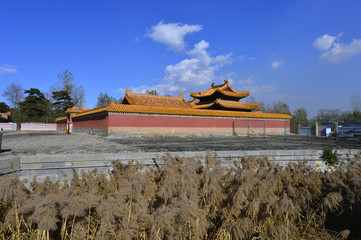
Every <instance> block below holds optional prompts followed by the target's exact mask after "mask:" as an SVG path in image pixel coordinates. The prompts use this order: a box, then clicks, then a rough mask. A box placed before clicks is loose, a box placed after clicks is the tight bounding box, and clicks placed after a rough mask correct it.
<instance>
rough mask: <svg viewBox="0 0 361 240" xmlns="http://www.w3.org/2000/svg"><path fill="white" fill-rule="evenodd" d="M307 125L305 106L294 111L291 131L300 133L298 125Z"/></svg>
mask: <svg viewBox="0 0 361 240" xmlns="http://www.w3.org/2000/svg"><path fill="white" fill-rule="evenodd" d="M299 125H300V126H307V125H308V124H307V111H306V109H305V108H304V107H301V108H298V109H296V110H295V111H293V114H292V119H291V132H292V133H298V126H299Z"/></svg>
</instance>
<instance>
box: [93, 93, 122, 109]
mask: <svg viewBox="0 0 361 240" xmlns="http://www.w3.org/2000/svg"><path fill="white" fill-rule="evenodd" d="M116 101H117V100H116V99H115V98H114V97H112V96H110V95H108V93H102V92H101V93H99V95H98V100H97V104H96V106H95V107H96V108H100V107H104V106H107V105H108V104H109V103H111V102H116Z"/></svg>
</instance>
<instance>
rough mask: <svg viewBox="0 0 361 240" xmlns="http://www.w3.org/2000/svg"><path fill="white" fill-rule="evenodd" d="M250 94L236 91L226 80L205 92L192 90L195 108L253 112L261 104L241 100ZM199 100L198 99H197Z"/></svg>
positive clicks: (213, 85)
mask: <svg viewBox="0 0 361 240" xmlns="http://www.w3.org/2000/svg"><path fill="white" fill-rule="evenodd" d="M247 96H249V92H241V91H235V90H234V89H233V88H232V87H231V86H230V85H229V83H228V80H225V81H224V84H222V85H215V84H214V83H213V84H212V86H211V87H210V88H208V89H207V90H205V91H203V92H196V93H195V92H192V93H191V97H193V98H194V100H193V102H192V103H191V104H192V107H193V108H197V109H217V110H235V111H246V112H251V111H254V110H255V109H258V108H259V104H252V103H242V102H240V101H239V100H240V99H242V98H245V97H247ZM196 99H197V100H198V101H197V100H196Z"/></svg>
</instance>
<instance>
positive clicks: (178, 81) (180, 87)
mask: <svg viewBox="0 0 361 240" xmlns="http://www.w3.org/2000/svg"><path fill="white" fill-rule="evenodd" d="M208 47H209V43H208V42H206V41H204V40H202V41H200V42H199V43H197V44H195V45H194V48H193V49H192V50H190V51H188V52H186V54H187V55H188V56H189V58H186V59H184V60H182V61H180V62H178V63H176V64H171V65H168V66H167V67H166V68H165V70H164V73H165V75H164V77H163V79H162V81H161V82H160V83H159V84H158V85H154V86H146V85H143V86H140V87H136V88H132V89H133V92H140V93H144V92H145V91H146V90H153V89H154V90H157V92H158V93H159V94H160V95H164V94H167V95H168V94H171V95H173V94H176V93H180V92H185V91H188V90H191V91H192V90H194V89H195V88H196V87H198V86H202V85H209V84H211V83H212V81H214V80H215V79H216V75H215V72H216V71H217V70H218V69H220V68H221V67H222V66H223V65H225V64H229V63H231V56H232V54H231V53H229V54H227V55H218V56H215V57H212V56H211V55H210V54H209V53H208V52H207V48H208Z"/></svg>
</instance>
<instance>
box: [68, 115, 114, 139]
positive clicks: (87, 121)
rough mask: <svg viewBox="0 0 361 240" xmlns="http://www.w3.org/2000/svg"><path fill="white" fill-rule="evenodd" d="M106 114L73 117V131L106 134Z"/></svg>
mask: <svg viewBox="0 0 361 240" xmlns="http://www.w3.org/2000/svg"><path fill="white" fill-rule="evenodd" d="M108 116H109V115H108V114H106V113H105V114H101V115H88V116H83V117H78V118H73V119H72V120H73V127H72V131H73V132H86V133H92V134H99V135H107V134H108Z"/></svg>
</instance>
